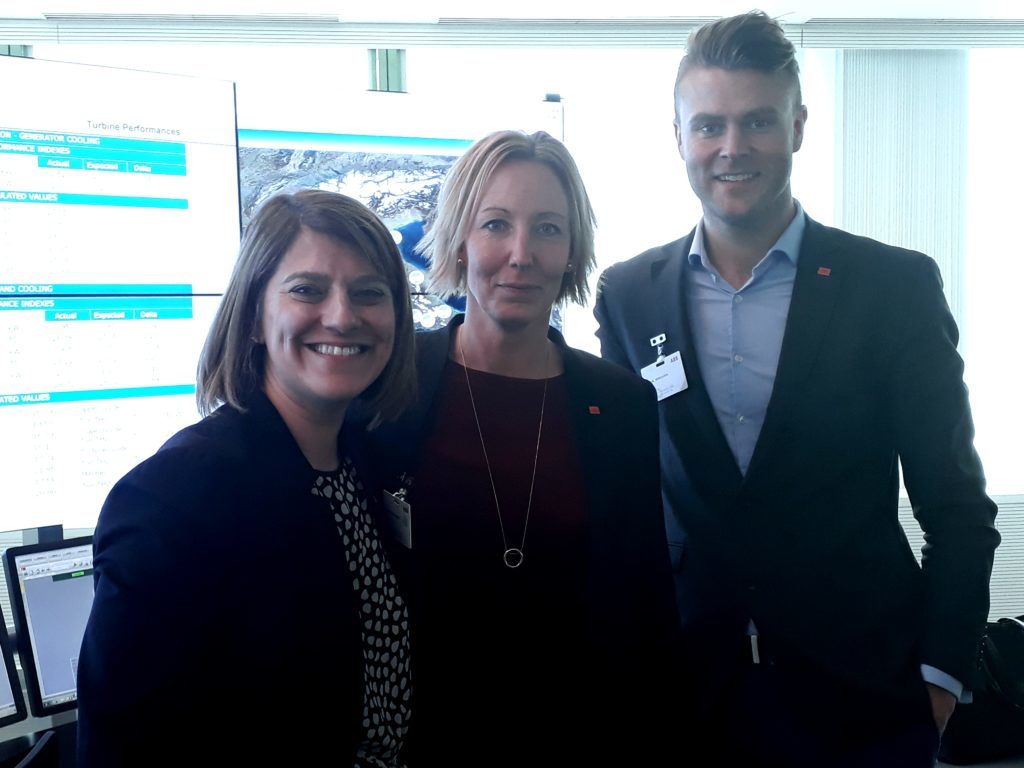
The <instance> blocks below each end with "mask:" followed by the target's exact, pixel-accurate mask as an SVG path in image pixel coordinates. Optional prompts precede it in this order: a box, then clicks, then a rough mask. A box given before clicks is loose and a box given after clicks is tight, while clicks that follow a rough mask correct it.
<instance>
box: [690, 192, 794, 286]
mask: <svg viewBox="0 0 1024 768" xmlns="http://www.w3.org/2000/svg"><path fill="white" fill-rule="evenodd" d="M793 205H794V206H795V207H796V215H794V216H793V220H792V221H791V222H789V226H788V227H786V229H785V230H783V232H782V234H781V235H779V239H778V240H776V241H775V244H774V245H773V246H772V247H771V248H769V249H768V253H766V254H765V257H768V256H770V255H771V254H773V253H781V254H782V255H784V256H785V257H786V258H788V259H789V260H790V261H791V262H792V264H793V266H794V267H795V266H796V264H797V261H798V260H799V259H800V243H801V242H803V239H804V230H805V229H806V228H807V219H806V217H805V216H804V209H803V207H802V206H801V205H800V201H799V200H796V199H794V200H793ZM687 259H688V261H689V262H690V266H692V267H695V266H697V265H698V264H699V265H702V266H703V267H704V268H705V269H712V266H711V263H710V262H709V261H708V259H707V254H706V251H705V248H704V219H703V218H702V219H701V220H700V221H699V222H697V229H696V231H695V232H694V233H693V243H691V244H690V254H689V256H688V257H687Z"/></svg>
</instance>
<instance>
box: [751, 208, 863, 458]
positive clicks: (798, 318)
mask: <svg viewBox="0 0 1024 768" xmlns="http://www.w3.org/2000/svg"><path fill="white" fill-rule="evenodd" d="M842 256H843V254H842V252H841V251H840V249H839V247H838V245H837V244H836V243H835V242H834V241H833V239H832V238H831V237H830V236H829V234H828V230H827V229H825V227H823V226H822V225H820V224H818V223H817V222H815V221H813V220H812V219H811V218H810V217H808V218H807V229H806V231H805V232H804V239H803V242H802V243H801V244H800V260H799V261H798V263H797V271H796V281H795V283H794V285H793V297H792V299H791V300H790V304H789V315H788V316H787V318H786V330H785V333H784V334H783V338H782V350H781V351H780V354H779V364H778V368H777V369H776V372H775V384H774V386H773V387H772V395H771V398H770V399H769V401H768V410H767V412H766V413H765V420H764V425H763V426H762V428H761V434H760V436H759V438H758V441H757V445H756V446H755V448H754V455H753V456H752V457H751V460H750V466H749V467H748V469H747V477H748V478H749V477H750V476H751V475H752V474H755V472H756V470H757V467H758V465H759V464H760V463H761V462H762V461H763V458H762V457H763V456H765V455H771V452H772V450H771V443H772V441H773V440H774V439H775V437H776V435H777V434H778V433H779V432H780V429H781V427H782V425H783V424H784V423H785V421H786V418H787V412H788V410H789V409H790V408H791V407H792V405H793V404H794V403H796V404H797V405H798V406H799V402H800V399H801V398H800V392H801V387H802V385H803V383H804V381H805V379H806V378H807V376H808V375H809V374H810V372H811V368H812V367H813V365H814V361H815V359H816V358H817V356H818V352H819V350H820V349H821V345H822V343H823V342H824V340H825V338H826V336H827V334H828V328H829V321H830V319H831V317H832V311H833V309H834V308H835V303H836V299H837V297H838V296H839V291H840V289H841V288H842V283H843V270H842Z"/></svg>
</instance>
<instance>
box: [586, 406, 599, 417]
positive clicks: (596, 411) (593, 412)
mask: <svg viewBox="0 0 1024 768" xmlns="http://www.w3.org/2000/svg"><path fill="white" fill-rule="evenodd" d="M587 413H589V414H590V415H591V416H600V415H601V408H600V407H599V406H596V405H588V406H587Z"/></svg>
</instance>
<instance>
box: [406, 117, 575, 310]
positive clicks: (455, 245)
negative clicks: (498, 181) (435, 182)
mask: <svg viewBox="0 0 1024 768" xmlns="http://www.w3.org/2000/svg"><path fill="white" fill-rule="evenodd" d="M513 160H529V161H533V162H537V163H542V164H543V165H545V166H547V167H548V168H550V169H551V171H552V173H554V174H555V178H557V179H558V181H559V182H560V183H561V185H562V190H563V191H564V192H565V196H566V198H567V199H568V202H569V238H570V245H569V263H570V264H571V265H572V270H571V271H569V272H566V274H565V277H564V278H563V279H562V286H561V288H560V289H559V292H558V296H557V298H556V302H557V303H562V302H564V301H566V300H567V299H569V300H572V301H574V302H576V303H577V304H580V305H585V304H586V303H587V296H588V295H589V294H590V287H589V285H588V283H587V281H588V279H589V277H590V275H591V273H592V272H593V271H594V265H595V256H594V224H595V220H594V209H593V207H592V206H591V205H590V197H589V196H588V195H587V189H586V187H585V186H583V178H582V177H581V176H580V172H579V169H578V168H577V167H576V162H575V161H574V160H573V159H572V155H570V154H569V150H568V149H566V148H565V145H564V144H562V142H560V141H559V140H558V139H556V138H554V137H553V136H551V135H550V134H547V133H545V132H544V131H538V132H537V133H523V132H522V131H496V132H495V133H491V134H489V135H487V136H484V137H483V138H482V139H480V140H479V141H477V142H476V143H474V144H473V145H472V146H471V147H470V148H469V149H468V150H466V153H465V154H464V155H462V157H460V158H459V159H458V160H456V161H455V163H454V164H453V165H452V167H451V168H450V169H449V170H448V175H447V176H445V180H444V183H443V184H442V186H441V192H440V194H439V195H438V198H437V209H436V211H435V214H434V219H433V222H432V224H431V226H430V227H428V229H427V232H426V234H425V235H424V236H423V239H422V240H420V242H419V244H418V246H417V250H419V251H420V252H421V253H423V254H424V255H425V256H426V257H427V258H429V259H430V287H431V289H432V290H433V291H435V292H436V293H438V294H440V295H442V296H461V295H464V294H465V293H466V271H465V269H460V267H459V263H458V261H459V255H460V253H461V251H462V248H463V246H464V245H465V243H466V238H467V236H468V235H469V228H470V226H471V225H472V221H473V216H474V215H475V214H476V211H477V208H478V207H479V205H480V198H481V196H482V195H483V191H484V188H485V187H486V186H487V184H488V182H490V180H491V177H492V176H493V175H494V172H495V171H496V170H497V169H498V168H499V167H500V166H501V165H502V163H505V162H509V161H513Z"/></svg>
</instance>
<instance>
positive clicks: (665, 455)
mask: <svg viewBox="0 0 1024 768" xmlns="http://www.w3.org/2000/svg"><path fill="white" fill-rule="evenodd" d="M692 240H693V233H691V234H690V235H688V236H687V237H684V238H682V239H680V240H677V241H675V242H672V243H669V244H667V245H664V246H661V247H658V248H652V249H651V250H649V251H647V252H645V253H643V254H641V255H639V256H637V257H636V258H634V259H631V260H629V261H626V262H622V263H620V264H616V265H614V266H612V267H610V268H609V269H607V270H606V271H605V273H604V274H603V275H602V276H601V279H600V282H599V286H598V297H597V303H596V308H595V315H596V317H597V319H598V322H599V324H600V328H599V330H598V334H597V335H598V337H599V339H600V341H601V352H602V355H603V356H604V357H605V358H606V359H608V360H611V361H613V362H616V363H618V364H619V365H622V366H624V367H625V368H628V369H631V370H633V371H636V372H639V371H640V369H641V368H643V367H644V366H646V365H649V364H650V363H652V362H653V361H654V357H653V350H652V349H651V346H650V339H651V337H653V336H654V335H656V334H659V333H667V335H668V346H667V347H666V348H665V351H666V353H668V352H671V351H675V350H676V349H677V348H678V349H679V350H680V352H681V353H682V358H683V366H684V368H685V371H686V376H687V379H688V382H689V387H688V388H687V389H686V390H684V391H683V392H680V393H678V394H676V395H673V396H671V397H668V398H666V399H665V400H663V401H662V402H661V403H660V404H659V406H660V407H659V411H660V423H661V465H662V478H663V494H664V501H665V513H666V522H667V526H668V528H669V539H670V545H671V547H672V561H673V569H674V572H675V578H676V590H677V594H678V599H679V610H680V616H681V619H682V622H683V626H684V630H693V631H694V632H712V633H716V632H734V633H742V632H743V631H744V628H745V625H746V622H747V621H748V620H749V619H750V618H753V619H754V621H755V622H756V625H757V627H758V628H759V631H760V632H762V633H763V634H764V635H765V637H770V636H774V637H775V638H777V639H779V640H780V641H783V642H785V644H786V645H787V646H789V647H790V648H793V649H796V651H797V652H798V653H800V654H801V655H803V656H804V658H806V659H807V660H808V661H810V662H812V663H814V664H817V665H820V666H821V667H822V668H824V669H827V670H830V671H831V672H833V673H834V674H835V675H837V676H839V677H840V679H843V678H845V679H848V680H849V681H850V682H851V683H853V684H855V685H860V686H866V687H867V688H869V689H870V690H877V691H887V692H889V693H892V694H894V695H904V696H905V695H907V692H908V691H910V690H915V686H914V685H913V682H914V681H920V672H919V665H920V664H921V663H925V664H930V665H932V666H934V667H936V668H938V669H941V670H943V671H944V672H947V673H948V674H951V675H953V676H954V677H956V678H958V679H960V680H961V681H963V682H965V683H968V684H969V683H970V682H971V680H972V679H973V677H972V674H973V661H974V659H975V651H976V647H977V643H978V639H979V637H980V635H981V633H982V631H983V629H984V624H985V621H986V619H987V616H988V605H989V595H988V584H989V576H990V572H991V567H992V558H993V550H994V549H995V547H996V546H997V545H998V543H999V534H998V533H997V532H996V529H995V526H994V518H995V513H996V507H995V504H993V502H992V501H991V500H990V499H989V498H988V497H987V496H986V495H985V490H984V488H985V483H984V476H983V473H982V467H981V464H980V462H979V459H978V456H977V454H976V453H975V451H974V448H973V434H974V430H973V424H972V421H971V415H970V408H969V405H968V399H967V391H966V388H965V386H964V383H963V378H962V374H963V362H962V360H961V358H960V356H959V355H958V354H957V351H956V344H957V329H956V325H955V323H954V321H953V318H952V316H951V314H950V312H949V309H948V307H947V305H946V301H945V298H944V296H943V293H942V283H941V277H940V275H939V271H938V268H937V267H936V265H935V263H934V262H933V261H932V260H931V259H930V258H928V257H927V256H924V255H923V254H920V253H915V252H912V251H907V250H903V249H899V248H894V247H891V246H887V245H883V244H881V243H878V242H875V241H873V240H869V239H867V238H863V237H856V236H854V235H851V234H848V233H846V232H842V231H840V230H837V229H832V228H829V227H824V226H822V225H820V224H818V223H816V222H814V221H812V220H811V219H810V218H808V220H807V228H806V231H805V234H804V239H803V242H802V244H801V249H800V259H799V263H798V267H797V275H796V282H795V285H794V290H793V297H792V302H791V305H790V310H789V316H788V318H787V322H786V329H785V335H784V339H783V343H782V351H781V356H780V359H779V364H778V369H777V373H776V378H775V385H774V389H773V391H772V395H771V399H770V401H769V405H768V410H767V414H766V417H765V423H764V426H763V429H762V431H761V434H760V438H759V440H758V442H757V445H756V447H755V450H754V454H753V457H752V459H751V463H750V466H749V468H748V471H747V473H746V475H745V476H743V475H741V473H740V471H739V468H738V466H737V464H736V461H735V458H734V457H733V455H732V452H731V451H730V449H729V446H728V444H727V442H726V440H725V436H724V435H723V433H722V430H721V427H720V425H719V423H718V420H717V418H716V416H715V413H714V410H713V408H712V405H711V400H710V398H709V397H708V393H707V391H706V389H705V385H704V381H703V378H702V376H701V372H700V370H699V368H698V365H697V357H696V354H695V352H694V339H693V336H692V332H691V329H690V327H689V323H688V320H687V318H688V315H687V309H686V304H685V302H686V291H685V289H684V282H685V281H686V280H687V269H686V264H687V259H686V256H687V254H688V253H689V250H690V245H691V243H692ZM900 464H902V467H903V472H904V478H905V484H906V487H907V490H908V492H909V494H910V499H911V502H912V504H913V508H914V514H915V516H916V518H917V520H918V522H919V523H920V525H921V527H922V529H923V530H924V533H925V538H926V547H925V550H924V553H923V559H922V561H921V564H920V565H919V564H918V562H917V561H916V559H915V556H914V553H913V552H912V550H911V548H910V546H909V545H908V542H907V538H906V536H905V534H904V532H903V529H902V528H901V526H900V523H899V520H898V517H897V503H898V491H899V474H898V473H899V471H900V470H899V467H900ZM916 690H919V686H918V687H916Z"/></svg>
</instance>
